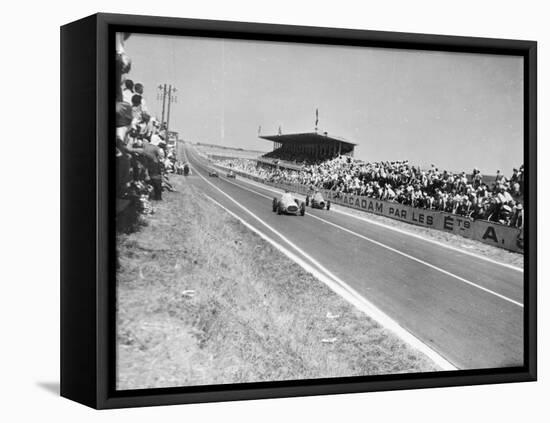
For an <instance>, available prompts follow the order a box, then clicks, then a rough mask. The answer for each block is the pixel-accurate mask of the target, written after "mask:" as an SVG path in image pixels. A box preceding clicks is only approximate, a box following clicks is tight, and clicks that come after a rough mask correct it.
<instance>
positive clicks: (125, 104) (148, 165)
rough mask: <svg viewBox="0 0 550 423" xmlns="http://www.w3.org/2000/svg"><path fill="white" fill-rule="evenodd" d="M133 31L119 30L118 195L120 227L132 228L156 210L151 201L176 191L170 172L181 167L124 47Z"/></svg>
mask: <svg viewBox="0 0 550 423" xmlns="http://www.w3.org/2000/svg"><path fill="white" fill-rule="evenodd" d="M129 35H130V34H126V33H119V34H117V57H116V64H117V66H116V71H117V78H118V85H117V86H118V87H119V88H118V90H117V95H116V198H117V228H118V229H119V230H121V231H129V230H132V229H133V228H134V227H135V225H136V223H137V222H138V218H139V216H140V215H141V214H150V213H153V212H154V208H153V207H152V203H151V201H161V200H162V192H163V191H173V187H172V185H171V184H170V181H169V179H168V173H172V172H175V171H177V169H178V166H179V164H178V163H177V162H176V156H175V151H174V149H173V148H168V147H167V144H166V130H165V127H164V125H161V123H160V122H159V121H158V120H157V119H156V118H155V117H153V116H151V114H150V112H149V110H148V108H147V103H146V101H145V95H144V93H145V87H144V86H143V84H141V83H134V82H133V81H132V80H131V79H130V78H129V77H128V73H129V72H130V70H131V66H132V62H131V60H130V58H129V57H128V55H127V54H126V52H125V51H124V42H125V40H126V39H127V38H128V37H129Z"/></svg>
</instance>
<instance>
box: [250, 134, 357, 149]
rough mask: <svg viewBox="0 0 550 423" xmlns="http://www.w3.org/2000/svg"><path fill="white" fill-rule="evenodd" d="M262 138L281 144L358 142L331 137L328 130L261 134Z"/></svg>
mask: <svg viewBox="0 0 550 423" xmlns="http://www.w3.org/2000/svg"><path fill="white" fill-rule="evenodd" d="M260 138H262V139H264V140H268V141H273V142H278V143H281V144H287V143H288V144H290V143H292V144H321V143H326V142H327V141H328V142H335V143H336V142H341V143H342V144H347V145H349V146H350V147H353V146H356V145H357V144H355V143H353V142H349V141H347V140H345V139H343V138H339V137H329V136H328V135H327V133H326V132H323V133H317V132H306V133H302V134H281V135H261V136H260Z"/></svg>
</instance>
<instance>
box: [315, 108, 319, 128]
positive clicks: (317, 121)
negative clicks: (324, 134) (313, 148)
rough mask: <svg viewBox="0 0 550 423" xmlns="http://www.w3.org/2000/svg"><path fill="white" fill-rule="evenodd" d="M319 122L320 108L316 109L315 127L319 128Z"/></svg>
mask: <svg viewBox="0 0 550 423" xmlns="http://www.w3.org/2000/svg"><path fill="white" fill-rule="evenodd" d="M318 124H319V109H315V129H317V125H318Z"/></svg>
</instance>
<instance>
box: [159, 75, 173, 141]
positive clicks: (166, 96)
mask: <svg viewBox="0 0 550 423" xmlns="http://www.w3.org/2000/svg"><path fill="white" fill-rule="evenodd" d="M158 90H159V94H158V99H159V100H162V116H161V119H160V123H161V126H162V125H164V127H165V129H166V138H168V128H169V126H170V111H171V108H172V103H176V102H177V97H176V95H175V93H176V91H177V89H176V87H174V86H172V85H171V84H163V85H159V86H158ZM165 117H166V119H165Z"/></svg>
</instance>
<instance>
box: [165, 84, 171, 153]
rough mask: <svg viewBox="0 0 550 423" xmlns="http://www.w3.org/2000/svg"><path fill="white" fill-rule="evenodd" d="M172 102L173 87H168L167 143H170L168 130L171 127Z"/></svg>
mask: <svg viewBox="0 0 550 423" xmlns="http://www.w3.org/2000/svg"><path fill="white" fill-rule="evenodd" d="M171 101H172V85H168V106H167V111H166V142H168V128H169V127H170V103H171Z"/></svg>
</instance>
